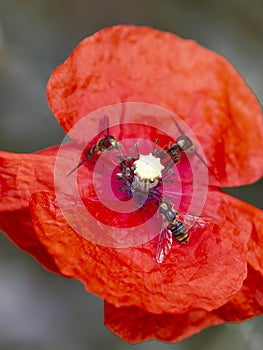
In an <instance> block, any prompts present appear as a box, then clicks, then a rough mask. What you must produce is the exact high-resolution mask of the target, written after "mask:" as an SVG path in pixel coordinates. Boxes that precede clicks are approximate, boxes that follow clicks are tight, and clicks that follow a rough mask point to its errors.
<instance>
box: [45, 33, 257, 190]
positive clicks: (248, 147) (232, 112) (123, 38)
mask: <svg viewBox="0 0 263 350" xmlns="http://www.w3.org/2000/svg"><path fill="white" fill-rule="evenodd" d="M47 96H48V101H49V104H50V106H51V109H52V111H53V112H54V114H55V116H56V117H57V119H58V120H59V122H60V123H61V125H62V127H63V128H64V129H65V130H66V131H67V132H68V131H69V130H70V129H71V128H72V126H73V125H74V124H75V123H76V122H77V121H78V120H80V119H81V118H82V117H84V116H86V115H87V114H89V113H91V112H92V111H95V110H97V109H99V108H101V107H104V106H108V105H112V104H114V103H120V102H121V103H123V102H127V101H131V102H133V101H139V102H146V103H152V104H157V105H159V106H162V107H165V108H168V109H169V110H171V111H173V112H174V113H175V114H177V115H179V116H180V117H181V118H183V119H184V120H185V121H186V123H187V124H188V125H189V126H191V128H192V129H193V132H194V133H195V134H196V135H197V137H198V138H199V140H200V142H201V144H202V146H203V147H204V149H205V153H206V155H207V159H208V163H209V166H210V167H211V168H212V169H213V170H214V172H216V176H217V178H218V180H219V181H220V184H221V185H222V186H238V185H243V184H247V183H251V182H253V181H255V180H257V179H259V178H260V177H261V176H262V174H263V125H262V115H261V110H260V106H259V103H258V102H257V100H256V98H255V96H254V95H253V94H252V92H251V90H250V89H249V88H248V87H247V85H246V84H245V83H244V81H243V79H242V78H241V77H240V76H239V75H238V74H237V72H236V71H235V70H234V69H233V67H232V66H231V65H230V64H229V63H228V62H227V61H226V60H225V59H224V58H222V57H220V56H219V55H217V54H216V53H214V52H211V51H209V50H207V49H205V48H203V47H201V46H199V45H198V44H196V43H195V42H194V41H191V40H183V39H181V38H179V37H178V36H176V35H173V34H170V33H163V32H160V31H157V30H154V29H151V28H147V27H135V26H116V27H113V28H107V29H104V30H101V31H99V32H98V33H96V34H95V35H93V36H91V37H90V38H87V39H85V40H83V41H82V42H81V43H80V45H79V46H78V47H77V48H76V49H75V50H74V51H73V53H72V54H71V56H70V57H69V58H68V60H67V61H66V62H65V63H64V64H62V65H61V66H60V67H58V68H57V69H56V70H55V71H54V73H53V74H52V76H51V78H50V80H49V83H48V87H47ZM153 141H154V140H153Z"/></svg>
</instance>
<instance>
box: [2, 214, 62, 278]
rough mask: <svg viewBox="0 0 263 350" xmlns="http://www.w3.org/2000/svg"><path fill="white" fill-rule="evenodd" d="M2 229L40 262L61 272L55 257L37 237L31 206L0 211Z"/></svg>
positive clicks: (50, 268)
mask: <svg viewBox="0 0 263 350" xmlns="http://www.w3.org/2000/svg"><path fill="white" fill-rule="evenodd" d="M0 229H1V231H3V232H5V233H6V235H7V236H8V237H9V238H10V239H11V240H12V241H13V242H14V243H15V244H16V245H18V247H19V248H21V249H23V250H25V251H26V252H28V253H29V254H31V255H33V256H34V257H35V258H36V259H37V260H38V262H39V263H40V264H42V265H44V266H45V267H46V268H48V269H49V270H51V271H54V272H59V270H58V268H57V266H56V264H55V262H54V260H53V257H52V256H51V255H50V254H48V252H47V250H46V248H45V247H44V246H43V245H42V243H41V242H40V241H39V239H38V237H36V234H35V230H34V227H33V224H32V220H31V216H30V212H29V208H21V209H18V210H13V211H10V212H4V213H0Z"/></svg>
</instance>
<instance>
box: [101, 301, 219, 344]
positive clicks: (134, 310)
mask: <svg viewBox="0 0 263 350" xmlns="http://www.w3.org/2000/svg"><path fill="white" fill-rule="evenodd" d="M104 317H105V319H104V324H105V326H106V327H108V328H109V329H110V330H111V331H112V332H113V333H115V334H116V335H117V336H119V337H120V338H122V339H123V340H125V341H128V342H130V343H136V342H141V341H145V340H151V339H158V340H163V341H167V342H176V341H180V340H182V339H185V338H187V337H190V336H191V335H193V334H195V333H198V332H200V331H201V330H202V329H204V328H206V327H209V326H213V325H217V324H220V323H222V322H223V321H222V320H221V318H220V317H219V316H217V315H215V314H213V313H211V312H207V311H204V310H193V311H189V312H186V313H183V314H171V313H169V310H166V312H165V313H163V314H161V315H159V314H153V313H149V312H147V311H145V310H142V309H140V308H138V307H135V306H130V307H121V308H117V307H115V306H114V305H111V304H109V303H107V302H105V304H104Z"/></svg>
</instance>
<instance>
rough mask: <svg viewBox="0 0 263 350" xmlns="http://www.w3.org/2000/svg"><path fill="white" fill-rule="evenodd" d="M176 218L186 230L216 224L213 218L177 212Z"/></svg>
mask: <svg viewBox="0 0 263 350" xmlns="http://www.w3.org/2000/svg"><path fill="white" fill-rule="evenodd" d="M176 218H177V219H178V220H180V221H181V222H183V224H184V225H185V226H186V228H187V229H190V228H205V227H206V226H208V225H209V224H211V223H216V222H217V220H216V219H215V218H213V217H210V216H199V215H190V214H184V213H178V212H177V214H176Z"/></svg>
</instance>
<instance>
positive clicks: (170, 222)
mask: <svg viewBox="0 0 263 350" xmlns="http://www.w3.org/2000/svg"><path fill="white" fill-rule="evenodd" d="M157 205H159V212H160V214H161V215H162V217H163V225H162V228H161V231H160V235H159V240H158V243H157V247H156V261H157V262H158V263H159V264H161V263H162V262H163V261H164V259H165V257H166V256H167V255H168V253H169V251H170V249H171V247H172V244H173V238H175V239H176V240H177V241H178V242H179V243H181V244H188V243H189V234H188V229H187V227H186V226H189V227H193V226H194V227H196V228H204V227H206V226H207V225H208V224H209V223H210V222H211V218H208V217H203V216H197V215H190V214H184V213H181V212H177V211H175V209H174V208H173V205H172V204H171V203H168V202H167V201H161V202H157Z"/></svg>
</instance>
